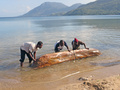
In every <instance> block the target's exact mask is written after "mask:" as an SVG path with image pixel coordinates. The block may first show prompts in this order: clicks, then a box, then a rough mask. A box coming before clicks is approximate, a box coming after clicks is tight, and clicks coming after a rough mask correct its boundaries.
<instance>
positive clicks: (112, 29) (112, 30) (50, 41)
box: [0, 15, 120, 90]
mask: <svg viewBox="0 0 120 90" xmlns="http://www.w3.org/2000/svg"><path fill="white" fill-rule="evenodd" d="M75 37H76V38H77V39H79V40H81V41H83V42H85V43H86V46H87V47H89V48H96V49H99V50H100V51H101V53H102V54H101V55H100V56H97V57H90V58H85V59H81V60H75V61H69V62H65V63H61V64H56V65H53V66H50V67H46V68H42V69H38V70H34V69H32V68H31V67H29V64H28V59H27V57H26V60H25V62H24V67H23V68H20V67H19V59H20V46H21V44H22V43H24V42H28V41H31V42H35V43H37V42H38V41H43V48H42V49H40V50H38V51H37V57H39V56H41V55H44V54H47V53H53V52H54V44H55V43H56V41H58V40H61V39H63V40H65V41H66V42H67V44H68V46H69V47H70V48H72V47H71V41H72V40H73V39H74V38H75ZM81 48H84V47H82V46H81ZM64 50H67V49H66V48H65V47H64V49H63V51H64ZM117 64H120V16H119V15H101V16H99V15H97V16H96V15H93V16H56V17H26V18H0V82H1V83H0V87H1V86H2V89H5V88H8V89H9V88H15V87H19V88H20V87H22V86H26V87H27V85H29V86H31V85H36V84H38V83H39V85H40V87H41V88H42V89H44V90H49V87H48V86H47V84H48V83H49V82H51V83H52V82H53V83H55V81H56V80H60V79H61V78H62V77H65V76H66V75H69V74H71V73H74V72H78V71H83V70H85V71H89V69H93V68H94V69H97V67H106V66H111V65H117ZM83 72H84V71H83ZM71 81H72V80H69V81H68V83H71ZM51 87H52V85H51Z"/></svg>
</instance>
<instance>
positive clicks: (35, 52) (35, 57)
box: [34, 52, 36, 60]
mask: <svg viewBox="0 0 120 90" xmlns="http://www.w3.org/2000/svg"><path fill="white" fill-rule="evenodd" d="M34 59H35V60H36V52H34Z"/></svg>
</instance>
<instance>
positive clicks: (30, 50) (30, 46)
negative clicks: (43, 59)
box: [19, 41, 43, 67]
mask: <svg viewBox="0 0 120 90" xmlns="http://www.w3.org/2000/svg"><path fill="white" fill-rule="evenodd" d="M42 46H43V43H42V42H41V41H39V42H38V43H37V44H35V43H33V42H26V43H24V44H23V45H22V46H21V47H20V50H21V59H20V60H19V61H20V66H21V67H23V62H24V59H25V54H26V55H27V57H28V58H29V63H30V64H31V62H32V60H33V61H36V51H37V50H38V49H39V48H42Z"/></svg>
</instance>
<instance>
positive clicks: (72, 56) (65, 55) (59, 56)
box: [33, 48, 101, 68]
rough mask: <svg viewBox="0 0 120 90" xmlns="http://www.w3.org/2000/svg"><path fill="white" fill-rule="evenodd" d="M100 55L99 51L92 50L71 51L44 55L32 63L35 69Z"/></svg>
mask: <svg viewBox="0 0 120 90" xmlns="http://www.w3.org/2000/svg"><path fill="white" fill-rule="evenodd" d="M100 54H101V53H100V51H99V50H97V49H93V48H90V49H89V50H88V49H79V50H72V51H71V52H68V51H64V52H57V53H50V54H45V55H43V56H41V57H40V58H38V59H37V60H36V62H34V63H33V66H34V67H37V68H42V67H46V66H51V65H54V64H58V63H62V62H65V61H70V60H76V59H81V58H86V57H91V56H97V55H100Z"/></svg>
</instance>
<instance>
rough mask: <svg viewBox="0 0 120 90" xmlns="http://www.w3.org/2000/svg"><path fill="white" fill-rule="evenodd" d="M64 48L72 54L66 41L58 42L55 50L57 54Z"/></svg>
mask: <svg viewBox="0 0 120 90" xmlns="http://www.w3.org/2000/svg"><path fill="white" fill-rule="evenodd" d="M64 46H66V48H67V50H68V51H69V52H70V50H69V47H68V45H67V43H66V42H65V41H63V40H60V41H58V42H57V43H56V45H55V49H54V50H55V52H60V50H62V49H63V47H64Z"/></svg>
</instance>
